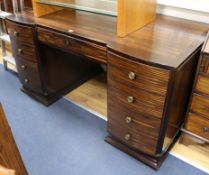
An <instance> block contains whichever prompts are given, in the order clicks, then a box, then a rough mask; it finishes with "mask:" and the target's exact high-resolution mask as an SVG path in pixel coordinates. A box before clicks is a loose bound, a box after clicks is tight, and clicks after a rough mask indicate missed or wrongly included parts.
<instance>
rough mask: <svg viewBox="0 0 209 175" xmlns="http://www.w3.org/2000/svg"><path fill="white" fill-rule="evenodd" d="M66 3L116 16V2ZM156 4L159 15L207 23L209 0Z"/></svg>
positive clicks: (86, 0) (82, 0) (77, 0)
mask: <svg viewBox="0 0 209 175" xmlns="http://www.w3.org/2000/svg"><path fill="white" fill-rule="evenodd" d="M61 1H62V0H61ZM68 1H69V2H70V1H72V2H74V3H75V6H76V7H77V8H79V9H82V10H89V11H95V12H101V13H104V14H110V15H115V16H117V0H68ZM130 1H131V0H130ZM157 3H158V6H157V13H159V14H164V15H168V16H174V17H179V18H185V19H189V20H195V21H199V22H205V23H209V0H157ZM95 9H96V10H95Z"/></svg>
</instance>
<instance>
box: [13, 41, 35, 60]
mask: <svg viewBox="0 0 209 175" xmlns="http://www.w3.org/2000/svg"><path fill="white" fill-rule="evenodd" d="M12 53H13V55H14V57H19V58H22V59H26V60H29V61H33V62H37V61H38V60H37V55H36V48H35V47H34V46H32V45H28V44H23V43H19V42H14V43H13V44H12Z"/></svg>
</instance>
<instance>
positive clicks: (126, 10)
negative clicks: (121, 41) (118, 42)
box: [117, 0, 156, 37]
mask: <svg viewBox="0 0 209 175" xmlns="http://www.w3.org/2000/svg"><path fill="white" fill-rule="evenodd" d="M155 16H156V0H118V24H117V34H118V36H120V37H124V36H126V35H128V34H129V33H131V32H134V31H136V30H137V29H139V28H141V27H143V26H145V25H146V24H148V23H150V22H152V21H153V20H154V19H155Z"/></svg>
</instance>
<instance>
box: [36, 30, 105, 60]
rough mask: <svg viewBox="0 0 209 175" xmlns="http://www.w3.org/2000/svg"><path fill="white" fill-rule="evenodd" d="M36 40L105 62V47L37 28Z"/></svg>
mask: <svg viewBox="0 0 209 175" xmlns="http://www.w3.org/2000/svg"><path fill="white" fill-rule="evenodd" d="M38 39H39V40H40V41H41V42H43V43H45V44H49V45H52V46H55V47H59V48H62V49H64V50H66V51H70V52H73V53H75V54H78V55H82V56H87V57H89V58H93V59H94V60H96V61H99V62H101V63H106V62H107V61H106V60H107V56H106V47H103V46H100V45H97V44H94V43H91V42H89V41H84V40H82V39H76V38H73V37H69V36H67V35H63V34H59V33H57V32H52V31H49V30H46V29H42V28H38Z"/></svg>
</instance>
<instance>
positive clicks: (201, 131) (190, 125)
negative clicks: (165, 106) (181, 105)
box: [185, 113, 209, 139]
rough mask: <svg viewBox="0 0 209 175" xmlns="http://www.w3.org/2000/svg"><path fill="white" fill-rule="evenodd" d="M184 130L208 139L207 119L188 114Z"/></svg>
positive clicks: (208, 123) (208, 126) (208, 122)
mask: <svg viewBox="0 0 209 175" xmlns="http://www.w3.org/2000/svg"><path fill="white" fill-rule="evenodd" d="M185 128H186V129H187V130H189V131H191V132H193V133H194V134H197V135H199V136H201V137H204V138H206V139H209V119H207V118H204V117H200V116H198V115H195V114H192V113H190V114H189V117H188V118H187V122H186V125H185Z"/></svg>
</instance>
